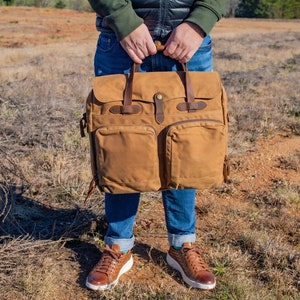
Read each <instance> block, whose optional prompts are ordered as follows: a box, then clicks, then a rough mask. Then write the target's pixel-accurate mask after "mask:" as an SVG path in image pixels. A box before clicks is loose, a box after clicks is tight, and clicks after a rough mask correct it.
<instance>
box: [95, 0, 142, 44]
mask: <svg viewBox="0 0 300 300" xmlns="http://www.w3.org/2000/svg"><path fill="white" fill-rule="evenodd" d="M89 2H90V4H91V6H92V8H93V9H94V11H95V12H96V13H97V14H98V15H99V16H101V17H102V18H103V22H104V23H105V24H106V25H107V26H108V27H109V28H111V29H112V30H113V31H114V32H115V34H116V36H117V39H118V40H119V41H120V40H122V39H123V38H124V37H125V36H127V35H128V34H129V33H130V32H132V31H133V30H134V29H136V28H137V27H139V26H140V25H141V24H142V23H143V22H144V21H143V19H142V18H140V17H138V16H137V14H136V13H135V11H134V9H133V8H132V5H131V1H128V0H89Z"/></svg>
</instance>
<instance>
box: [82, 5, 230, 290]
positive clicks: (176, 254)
mask: <svg viewBox="0 0 300 300" xmlns="http://www.w3.org/2000/svg"><path fill="white" fill-rule="evenodd" d="M89 2H90V5H91V7H92V8H93V9H94V11H95V12H96V27H97V29H98V30H99V31H100V35H99V39H98V43H97V47H96V53H95V58H94V72H95V76H103V75H108V74H123V73H124V74H127V73H129V72H130V68H131V66H132V64H133V62H135V63H137V64H139V65H140V69H139V71H141V72H151V71H176V70H178V69H179V68H181V67H182V65H181V64H182V63H187V65H188V69H189V71H212V68H213V66H212V62H213V60H212V45H211V37H210V34H209V33H210V31H211V29H212V28H213V27H214V25H215V24H216V22H217V21H218V20H220V19H221V18H222V16H223V14H224V13H223V11H224V7H225V2H226V1H221V0H204V1H199V0H181V1H176V0H165V1H160V0H151V1H150V0H132V1H129V0H109V1H105V0H89ZM158 42H159V43H160V44H162V45H164V50H163V51H159V52H158V51H157V47H156V43H158ZM139 198H140V194H139V193H132V194H105V200H104V201H105V216H106V219H107V221H108V229H107V232H106V235H105V237H104V242H105V247H104V249H103V253H102V256H101V259H100V261H99V262H98V263H97V264H96V266H95V267H94V268H93V269H92V270H91V272H90V273H89V274H88V276H87V279H86V286H87V287H88V288H90V289H92V290H106V289H109V288H111V287H112V286H114V285H115V284H117V282H118V280H119V277H120V276H121V275H122V274H124V273H125V272H127V271H129V270H130V269H131V267H132V265H133V257H132V253H131V249H132V248H133V246H134V235H133V227H134V221H135V217H136V213H137V210H138V206H139ZM195 198H196V191H195V190H194V189H183V190H165V191H162V200H163V205H164V213H165V221H166V227H167V232H168V241H169V244H170V248H169V250H168V252H167V256H166V260H167V263H168V264H169V265H170V266H171V267H173V268H174V269H176V270H177V271H179V272H180V273H181V275H182V278H183V280H184V281H185V282H186V283H187V284H188V285H190V286H192V287H195V288H200V289H213V288H214V287H215V286H216V279H215V277H214V275H213V273H212V272H211V270H210V269H209V267H208V265H207V264H206V263H205V262H204V260H203V258H202V257H201V253H200V251H199V249H198V248H197V247H196V244H195V241H196V233H195V224H196V215H195Z"/></svg>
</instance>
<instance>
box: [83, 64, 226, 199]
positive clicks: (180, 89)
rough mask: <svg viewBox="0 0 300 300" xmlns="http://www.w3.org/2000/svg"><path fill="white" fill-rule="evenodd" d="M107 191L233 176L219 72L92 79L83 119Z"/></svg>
mask: <svg viewBox="0 0 300 300" xmlns="http://www.w3.org/2000/svg"><path fill="white" fill-rule="evenodd" d="M85 127H87V131H88V134H89V139H90V152H91V166H92V173H93V182H94V183H95V184H96V185H97V186H98V187H99V189H100V190H101V191H104V192H107V193H132V192H147V191H158V190H163V189H183V188H196V189H199V188H208V187H213V186H217V185H220V184H221V183H222V182H223V181H224V180H225V181H226V179H227V175H228V164H227V160H228V159H227V136H228V115H227V97H226V92H225V90H224V87H223V85H222V83H221V80H220V76H219V74H218V73H217V72H189V71H188V70H187V69H185V71H178V72H148V73H141V72H136V71H135V66H133V67H132V70H131V72H130V74H128V75H124V74H117V75H107V76H100V77H95V79H94V83H93V90H92V91H91V92H90V94H89V96H88V98H87V102H86V113H85V114H84V117H83V118H82V120H81V133H82V135H84V128H85Z"/></svg>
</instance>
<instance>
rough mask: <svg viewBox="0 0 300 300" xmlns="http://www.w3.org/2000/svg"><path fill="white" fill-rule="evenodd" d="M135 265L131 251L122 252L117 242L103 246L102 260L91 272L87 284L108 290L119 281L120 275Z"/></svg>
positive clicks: (89, 286)
mask: <svg viewBox="0 0 300 300" xmlns="http://www.w3.org/2000/svg"><path fill="white" fill-rule="evenodd" d="M132 265H133V258H132V255H131V252H130V251H128V252H127V253H122V252H121V251H120V246H119V245H117V244H114V245H112V246H111V247H109V246H108V245H106V246H105V247H104V248H103V254H102V257H101V259H100V261H99V262H98V263H97V265H96V266H95V267H94V268H93V270H92V271H91V272H90V273H89V275H88V277H87V279H86V282H85V285H86V286H87V287H88V288H90V289H92V290H94V291H97V290H106V289H109V288H111V287H113V286H114V285H116V284H117V283H118V280H119V277H120V276H121V275H122V274H124V273H125V272H127V271H129V270H130V269H131V267H132Z"/></svg>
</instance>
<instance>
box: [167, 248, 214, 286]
mask: <svg viewBox="0 0 300 300" xmlns="http://www.w3.org/2000/svg"><path fill="white" fill-rule="evenodd" d="M167 263H168V265H169V266H171V267H172V268H173V269H175V270H177V271H179V272H180V274H181V276H182V279H183V281H184V282H185V283H187V284H188V285H190V286H192V287H195V288H197V289H202V290H211V289H214V288H215V287H216V281H215V282H214V283H211V284H203V283H200V282H198V281H194V280H192V279H190V278H188V277H187V276H186V275H185V273H184V271H183V269H182V268H181V266H180V264H179V263H178V262H177V261H176V260H175V259H174V258H173V257H172V256H171V255H170V254H169V253H167Z"/></svg>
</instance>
